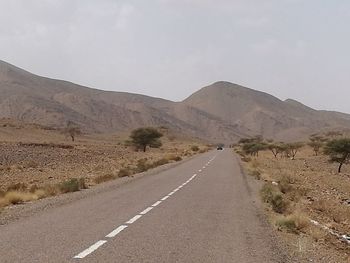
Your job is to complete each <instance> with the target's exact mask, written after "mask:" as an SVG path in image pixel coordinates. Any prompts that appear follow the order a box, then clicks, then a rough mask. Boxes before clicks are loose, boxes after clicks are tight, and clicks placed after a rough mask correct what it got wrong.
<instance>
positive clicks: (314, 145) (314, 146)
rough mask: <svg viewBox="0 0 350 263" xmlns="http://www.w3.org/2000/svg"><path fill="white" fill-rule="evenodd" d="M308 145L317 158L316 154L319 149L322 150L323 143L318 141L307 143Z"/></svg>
mask: <svg viewBox="0 0 350 263" xmlns="http://www.w3.org/2000/svg"><path fill="white" fill-rule="evenodd" d="M308 145H309V146H310V147H311V148H312V149H313V150H314V152H315V155H316V156H318V153H319V152H320V149H321V148H322V146H323V143H322V142H319V141H314V142H309V143H308Z"/></svg>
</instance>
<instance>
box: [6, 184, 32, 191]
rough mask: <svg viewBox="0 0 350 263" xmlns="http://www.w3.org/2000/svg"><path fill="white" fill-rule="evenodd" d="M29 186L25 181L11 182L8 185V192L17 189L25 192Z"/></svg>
mask: <svg viewBox="0 0 350 263" xmlns="http://www.w3.org/2000/svg"><path fill="white" fill-rule="evenodd" d="M27 189H28V186H27V185H26V184H25V183H16V184H11V185H9V186H8V187H7V190H6V192H11V191H16V192H25V191H27Z"/></svg>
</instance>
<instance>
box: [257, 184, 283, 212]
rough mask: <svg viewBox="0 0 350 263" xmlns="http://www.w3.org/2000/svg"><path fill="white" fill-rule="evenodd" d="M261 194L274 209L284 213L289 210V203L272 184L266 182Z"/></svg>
mask: <svg viewBox="0 0 350 263" xmlns="http://www.w3.org/2000/svg"><path fill="white" fill-rule="evenodd" d="M260 195H261V198H262V200H263V201H264V202H265V203H268V204H270V205H271V207H272V210H273V211H275V212H276V213H279V214H282V213H284V212H285V211H286V210H287V207H288V203H287V201H286V200H285V199H284V197H283V195H282V193H281V192H280V191H279V190H278V189H277V188H276V187H275V186H274V185H272V184H270V183H265V184H264V186H263V187H262V189H261V190H260Z"/></svg>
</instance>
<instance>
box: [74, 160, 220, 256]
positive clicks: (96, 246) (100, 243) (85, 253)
mask: <svg viewBox="0 0 350 263" xmlns="http://www.w3.org/2000/svg"><path fill="white" fill-rule="evenodd" d="M216 156H217V155H215V156H214V157H213V158H212V159H210V160H209V162H208V163H207V165H206V166H203V168H202V169H203V170H204V169H205V168H206V167H207V166H208V165H209V164H210V163H211V162H212V161H214V160H215V158H216ZM202 169H201V170H198V172H199V173H201V172H202ZM196 177H197V174H194V175H193V176H192V177H191V178H190V179H188V180H187V181H186V182H185V183H183V184H182V185H180V186H179V187H177V188H176V189H175V190H173V191H172V192H170V193H169V194H168V195H166V196H164V197H163V198H162V199H160V200H159V201H157V202H155V203H154V204H153V205H151V206H150V207H147V208H146V209H145V210H143V211H142V212H141V213H140V214H138V215H136V216H134V217H133V218H131V219H130V220H129V221H127V222H126V223H125V225H121V226H119V227H117V228H116V229H115V230H113V231H112V232H111V233H109V234H108V235H107V236H106V238H114V237H116V236H117V235H118V234H120V233H121V232H122V231H123V230H125V229H127V228H128V226H127V225H131V224H133V223H135V222H136V221H137V220H139V219H140V218H141V217H142V216H144V215H146V214H148V213H149V212H151V211H152V210H153V209H154V208H155V207H157V206H158V205H160V204H161V203H162V202H163V201H165V200H167V199H168V198H170V197H171V196H172V195H174V194H175V193H176V192H177V191H179V190H180V189H182V188H183V187H184V186H186V185H187V184H188V183H190V182H191V181H192V180H193V179H194V178H196ZM106 243H107V240H100V241H98V242H96V243H95V244H93V245H92V246H91V247H89V248H88V249H86V250H84V251H83V252H81V253H80V254H78V255H77V256H75V257H74V259H83V258H85V257H87V256H88V255H90V254H91V253H93V252H94V251H96V250H97V249H99V248H100V247H101V246H103V245H104V244H106Z"/></svg>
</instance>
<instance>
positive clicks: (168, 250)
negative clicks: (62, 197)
mask: <svg viewBox="0 0 350 263" xmlns="http://www.w3.org/2000/svg"><path fill="white" fill-rule="evenodd" d="M254 199H255V198H254V194H252V192H251V191H250V188H249V184H248V182H247V179H246V178H245V176H244V175H243V174H242V172H241V170H240V166H239V164H238V161H237V159H236V157H235V156H234V155H233V154H232V153H231V152H230V151H229V150H225V151H218V152H216V151H212V152H209V153H206V154H203V155H200V156H198V157H196V158H194V159H192V160H190V161H188V162H185V163H182V164H180V165H179V166H176V167H175V168H171V169H169V170H167V171H163V172H160V173H158V174H155V175H150V176H145V177H141V178H139V179H137V180H134V181H132V182H130V183H128V184H125V185H123V186H122V187H119V188H116V189H113V190H110V191H107V192H104V193H101V194H98V195H93V196H88V197H86V198H84V199H81V200H78V201H75V202H73V203H70V204H67V205H64V206H61V207H57V208H53V209H50V210H47V211H43V212H40V213H37V214H35V215H33V216H31V217H29V218H24V219H22V220H18V221H16V222H13V223H10V224H8V225H4V226H1V227H0V262H1V263H5V262H9V263H14V262H26V263H28V262H60V263H61V262H243V263H246V262H247V263H249V262H254V263H256V262H259V263H263V262H286V259H284V258H283V255H282V254H281V250H280V249H279V248H278V247H277V246H276V245H275V243H276V242H275V239H274V238H273V235H271V229H270V228H269V226H268V225H267V224H266V223H265V221H264V220H263V219H262V216H261V212H260V209H259V208H258V207H257V205H256V204H255V202H254Z"/></svg>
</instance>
